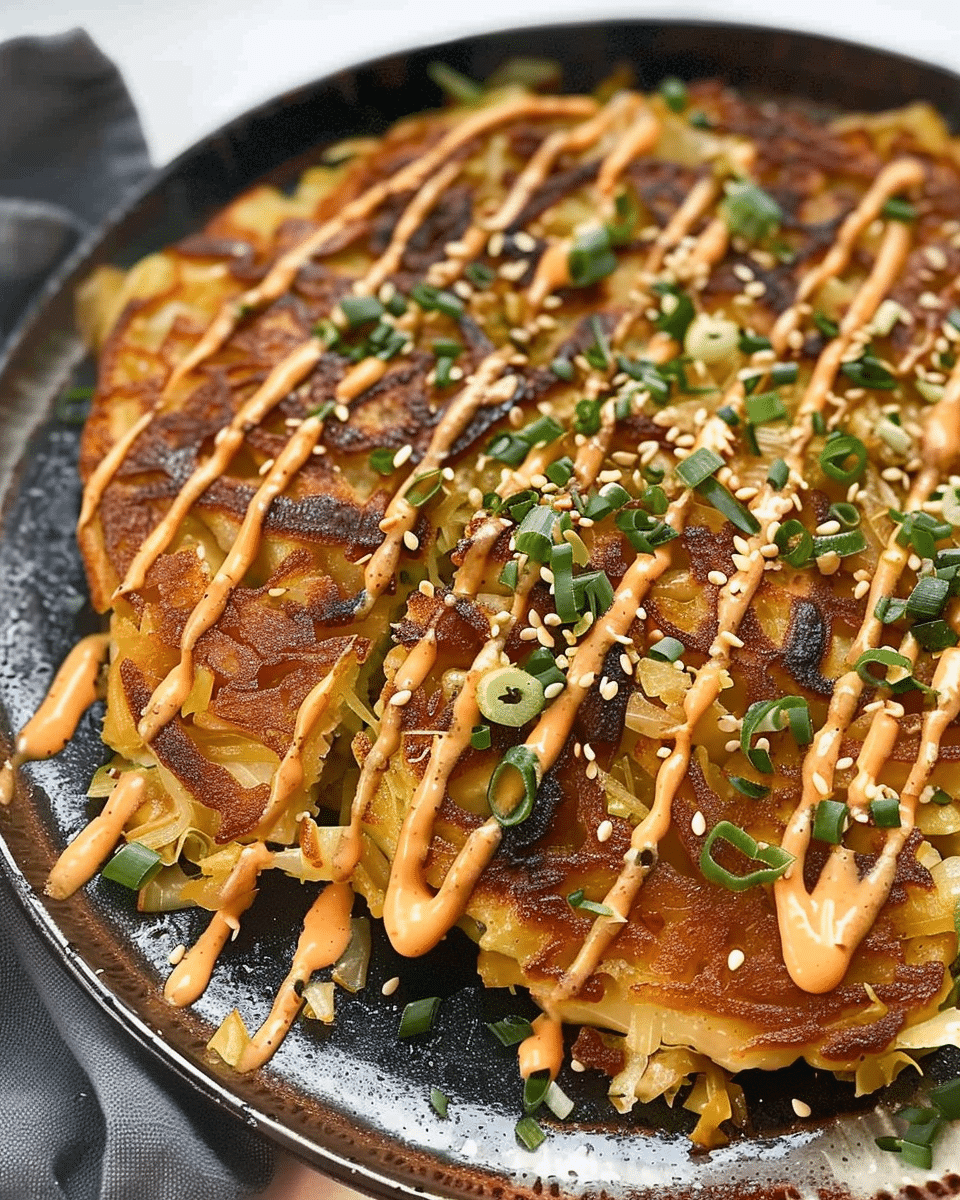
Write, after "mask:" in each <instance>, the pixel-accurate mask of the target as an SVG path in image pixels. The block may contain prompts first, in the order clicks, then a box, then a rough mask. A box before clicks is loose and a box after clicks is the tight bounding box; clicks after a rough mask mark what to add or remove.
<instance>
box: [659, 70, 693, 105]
mask: <svg viewBox="0 0 960 1200" xmlns="http://www.w3.org/2000/svg"><path fill="white" fill-rule="evenodd" d="M658 91H659V92H660V95H661V96H662V97H663V102H664V104H666V106H667V108H669V109H670V111H671V112H675V113H681V112H683V110H684V109H685V108H686V107H687V105H688V104H689V103H690V93H689V92H688V91H687V85H686V84H685V83H684V82H683V80H682V79H678V78H677V77H676V75H668V76H667V77H666V79H663V80H661V82H660V87H659V89H658Z"/></svg>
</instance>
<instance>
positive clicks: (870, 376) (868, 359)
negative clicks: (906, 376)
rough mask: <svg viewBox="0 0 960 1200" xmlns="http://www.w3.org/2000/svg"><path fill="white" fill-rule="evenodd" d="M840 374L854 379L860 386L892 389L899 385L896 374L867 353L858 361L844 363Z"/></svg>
mask: <svg viewBox="0 0 960 1200" xmlns="http://www.w3.org/2000/svg"><path fill="white" fill-rule="evenodd" d="M840 374H841V375H845V376H846V377H847V379H850V380H852V382H853V383H855V384H856V385H857V386H858V387H863V388H875V389H877V390H879V391H890V390H891V389H892V388H895V387H896V386H897V379H896V376H895V375H893V374H892V373H891V372H890V371H888V370H887V368H886V367H885V366H884V365H883V363H882V362H881V361H880V360H879V359H878V358H874V357H873V355H872V354H865V355H864V356H863V358H858V359H857V361H856V362H848V363H843V364H842V366H841V367H840Z"/></svg>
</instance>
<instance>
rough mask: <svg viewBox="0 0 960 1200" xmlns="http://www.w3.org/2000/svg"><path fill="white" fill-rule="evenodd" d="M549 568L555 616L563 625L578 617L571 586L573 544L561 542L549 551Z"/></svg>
mask: <svg viewBox="0 0 960 1200" xmlns="http://www.w3.org/2000/svg"><path fill="white" fill-rule="evenodd" d="M550 569H551V571H553V594H554V601H555V607H556V610H557V616H558V617H559V618H560V620H561V621H562V622H563V624H564V625H568V624H570V623H571V622H573V621H577V620H579V618H580V611H579V609H578V608H577V596H576V592H575V591H574V588H573V546H572V545H571V544H570V543H569V542H563V543H562V544H561V545H559V546H554V547H553V549H552V550H551V552H550Z"/></svg>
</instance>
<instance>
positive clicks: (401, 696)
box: [390, 688, 413, 708]
mask: <svg viewBox="0 0 960 1200" xmlns="http://www.w3.org/2000/svg"><path fill="white" fill-rule="evenodd" d="M412 695H413V692H411V691H410V689H409V688H404V689H403V690H402V691H399V692H394V693H393V695H392V696H391V697H390V703H391V704H392V705H393V707H394V708H403V706H404V705H405V704H409V703H410V698H411V696H412Z"/></svg>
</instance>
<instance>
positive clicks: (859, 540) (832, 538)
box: [812, 529, 867, 558]
mask: <svg viewBox="0 0 960 1200" xmlns="http://www.w3.org/2000/svg"><path fill="white" fill-rule="evenodd" d="M866 548H867V539H866V538H865V537H864V536H863V534H862V533H861V532H860V530H859V529H847V530H845V531H844V532H843V533H831V534H827V535H825V536H823V537H815V538H814V539H813V553H812V556H813V558H819V557H820V556H821V555H822V554H838V555H839V556H840V557H841V558H847V557H848V556H849V555H851V554H860V553H861V551H863V550H866Z"/></svg>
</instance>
